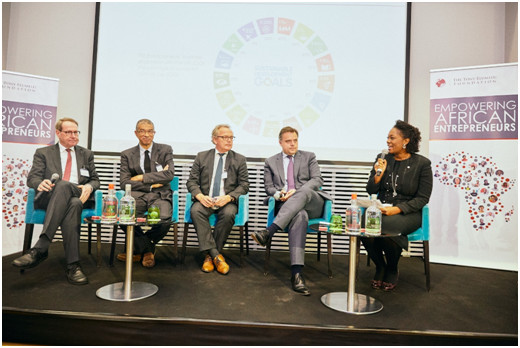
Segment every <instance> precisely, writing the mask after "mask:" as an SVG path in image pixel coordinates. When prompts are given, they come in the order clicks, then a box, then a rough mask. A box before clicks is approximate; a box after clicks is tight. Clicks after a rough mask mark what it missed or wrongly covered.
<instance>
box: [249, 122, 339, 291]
mask: <svg viewBox="0 0 520 348" xmlns="http://www.w3.org/2000/svg"><path fill="white" fill-rule="evenodd" d="M279 143H280V146H281V147H282V152H281V153H279V154H276V155H274V156H272V157H270V158H268V159H267V160H266V161H265V166H264V185H265V192H266V193H267V195H268V196H269V197H270V196H272V197H274V199H275V200H276V204H275V214H276V218H275V219H274V221H273V223H272V224H271V225H270V226H268V227H267V229H266V230H263V231H261V232H254V233H253V234H252V235H251V237H253V239H254V240H255V241H256V242H257V243H259V244H260V245H263V246H265V245H266V244H267V243H268V242H269V240H270V239H271V238H272V237H273V235H274V234H275V232H277V231H278V230H284V229H285V228H288V229H289V252H290V254H291V273H292V277H291V282H292V287H293V290H294V291H296V292H299V293H302V294H303V295H310V291H309V289H308V288H307V285H306V284H305V280H304V279H303V275H302V268H303V265H304V258H305V239H306V236H307V227H308V223H309V219H314V218H317V217H320V216H322V214H323V204H324V199H330V195H329V194H328V193H326V192H323V191H321V186H322V185H323V179H322V178H321V172H320V167H319V166H318V162H317V161H316V156H315V155H314V153H312V152H307V151H299V150H298V131H297V130H296V129H294V128H292V127H284V128H282V130H280V134H279ZM269 197H268V198H267V199H266V201H265V203H267V200H268V199H269Z"/></svg>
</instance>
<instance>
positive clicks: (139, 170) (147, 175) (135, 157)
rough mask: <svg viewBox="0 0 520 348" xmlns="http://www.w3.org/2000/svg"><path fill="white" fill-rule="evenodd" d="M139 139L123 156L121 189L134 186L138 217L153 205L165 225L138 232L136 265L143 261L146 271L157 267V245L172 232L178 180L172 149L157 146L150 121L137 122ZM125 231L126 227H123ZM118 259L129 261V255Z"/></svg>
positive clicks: (121, 255)
mask: <svg viewBox="0 0 520 348" xmlns="http://www.w3.org/2000/svg"><path fill="white" fill-rule="evenodd" d="M135 135H136V137H137V139H139V144H138V145H137V146H134V147H132V148H130V149H128V150H125V151H123V152H122V153H121V169H120V170H121V172H120V178H119V179H120V187H121V188H122V189H124V188H125V185H126V184H130V185H132V197H134V198H135V205H136V215H137V216H144V213H145V212H146V211H148V208H149V207H150V206H151V205H155V206H157V207H159V210H160V218H161V222H160V223H159V224H157V225H154V226H153V227H152V228H151V230H150V231H148V232H147V233H146V234H145V233H143V230H142V229H141V227H140V226H135V228H134V233H135V235H134V257H133V258H134V261H140V260H141V259H142V265H143V266H144V267H148V268H150V267H153V266H155V256H154V254H155V244H157V243H158V242H159V241H160V240H161V239H163V238H164V236H165V235H166V234H167V233H168V231H169V230H170V222H171V219H172V190H171V188H170V181H172V180H173V177H174V167H173V150H172V147H171V146H170V145H165V144H158V143H154V141H153V138H154V136H155V129H154V124H153V123H152V121H150V120H148V119H142V120H139V121H137V124H136V126H135ZM121 228H122V229H123V230H126V227H124V226H121ZM117 259H118V260H120V261H126V254H118V255H117Z"/></svg>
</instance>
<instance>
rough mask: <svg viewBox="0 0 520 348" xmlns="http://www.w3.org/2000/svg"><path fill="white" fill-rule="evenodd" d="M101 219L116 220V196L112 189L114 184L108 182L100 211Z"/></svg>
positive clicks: (106, 220) (105, 220) (103, 220)
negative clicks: (106, 192)
mask: <svg viewBox="0 0 520 348" xmlns="http://www.w3.org/2000/svg"><path fill="white" fill-rule="evenodd" d="M101 221H102V222H116V221H117V197H116V192H115V189H114V184H108V194H106V195H105V196H103V210H102V213H101Z"/></svg>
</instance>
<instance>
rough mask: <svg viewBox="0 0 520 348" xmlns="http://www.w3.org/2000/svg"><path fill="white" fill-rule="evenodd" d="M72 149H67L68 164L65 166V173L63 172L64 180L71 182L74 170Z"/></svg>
mask: <svg viewBox="0 0 520 348" xmlns="http://www.w3.org/2000/svg"><path fill="white" fill-rule="evenodd" d="M70 151H71V149H67V163H66V164H65V171H64V172H63V180H65V181H69V180H70V171H71V169H72V155H71V154H70Z"/></svg>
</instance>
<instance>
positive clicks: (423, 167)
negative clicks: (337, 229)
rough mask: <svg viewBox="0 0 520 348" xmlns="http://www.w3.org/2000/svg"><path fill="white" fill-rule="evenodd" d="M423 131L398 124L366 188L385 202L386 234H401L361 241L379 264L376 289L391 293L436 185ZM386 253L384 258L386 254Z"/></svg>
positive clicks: (404, 123)
mask: <svg viewBox="0 0 520 348" xmlns="http://www.w3.org/2000/svg"><path fill="white" fill-rule="evenodd" d="M420 141H421V132H420V131H419V129H417V128H416V127H414V126H412V125H410V124H408V123H406V122H403V121H399V120H398V121H397V122H396V123H395V126H394V127H393V128H392V129H391V130H390V132H389V133H388V137H387V140H386V143H387V146H388V155H386V157H385V158H384V159H382V158H381V156H380V155H378V157H377V158H376V161H375V163H374V167H373V168H372V170H371V172H370V177H369V179H368V183H367V185H366V189H367V192H368V193H369V194H377V195H378V198H379V200H380V201H381V203H386V204H392V206H391V207H386V208H381V212H382V213H383V221H382V226H383V229H384V230H385V232H386V233H395V234H400V235H399V236H396V237H390V238H361V241H362V242H363V245H364V246H365V250H366V251H367V252H368V256H369V257H370V258H371V259H372V261H374V263H375V265H376V273H375V275H374V279H373V280H372V287H373V288H375V289H382V290H385V291H391V290H393V289H395V287H396V286H397V281H398V278H399V270H398V267H397V266H398V263H399V258H400V257H401V252H402V250H403V248H404V249H408V237H407V235H409V234H410V233H412V232H414V231H415V230H417V229H418V228H420V227H421V225H422V208H423V207H424V206H425V205H426V204H427V203H428V201H429V200H430V195H431V193H432V186H433V174H432V168H431V162H430V160H429V159H428V158H426V157H424V156H421V155H419V154H417V153H416V152H418V151H419V143H420ZM383 252H384V255H383Z"/></svg>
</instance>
